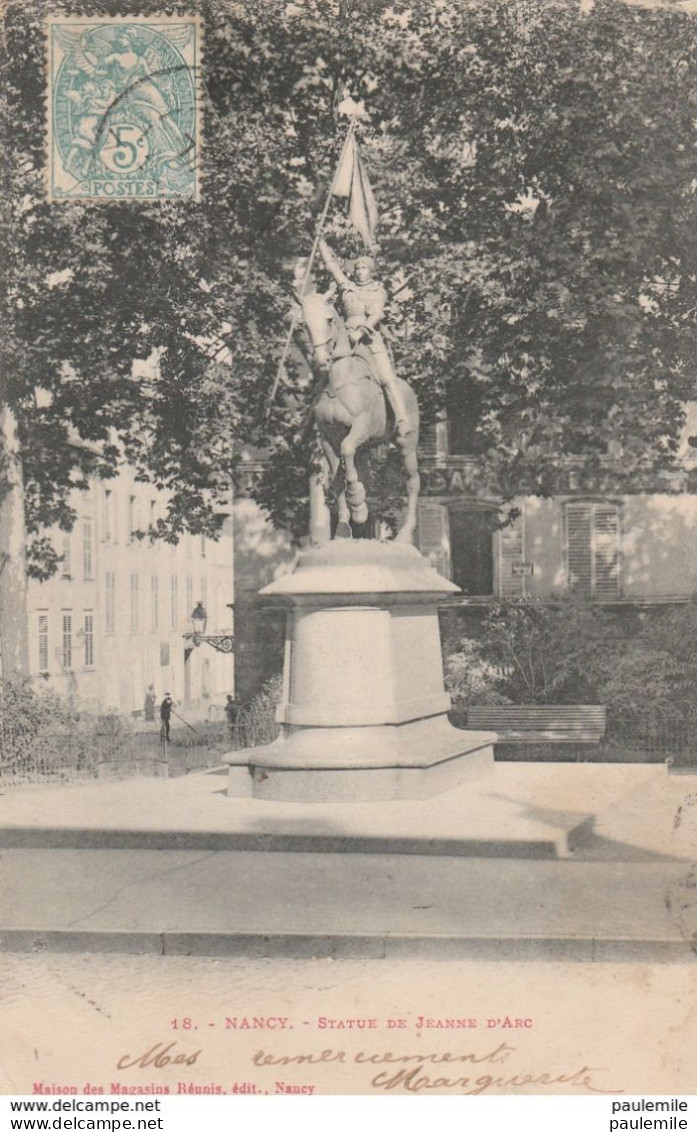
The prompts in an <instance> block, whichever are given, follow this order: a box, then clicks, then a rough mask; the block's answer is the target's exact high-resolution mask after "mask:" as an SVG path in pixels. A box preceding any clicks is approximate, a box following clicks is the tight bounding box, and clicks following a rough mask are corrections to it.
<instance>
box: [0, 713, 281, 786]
mask: <svg viewBox="0 0 697 1132" xmlns="http://www.w3.org/2000/svg"><path fill="white" fill-rule="evenodd" d="M278 731H279V728H278V725H277V724H275V723H272V722H271V721H267V720H257V719H240V720H239V721H238V722H237V723H236V724H235V725H234V727H232V728H230V727H229V726H228V724H227V722H222V721H220V720H217V721H206V722H205V723H201V724H192V723H189V722H188V721H187V720H185V719H183V717H181V716H179V715H178V714H177V716H176V719H175V720H173V723H172V726H171V729H170V738H169V740H167V739H166V738H165V735H164V731H163V729H162V728H160V727H159V725H157V726H152V727H151V728H149V729H148V730H139V731H135V730H133V731H122V732H118V733H113V732H110V733H107V734H99V733H90V732H86V731H84V730H80V728H79V727H77V726H76V728H75V730H73V731H70V730H67V729H65V728H52V727H51V726H50V723H49V724H47V726H46V727H45V728H42V730H41V732H40V734H34V735H30V734H23V733H22V732H21V731H20V732H16V731H10V730H9V729H8V728H4V729H3V728H1V727H0V783H1V784H2V786H3V787H4V788H7V787H8V786H13V785H14V786H21V785H25V784H28V783H32V782H44V783H55V784H57V785H58V784H62V783H66V782H73V781H83V780H90V779H95V780H96V779H105V778H118V779H122V778H132V777H137V776H140V775H143V776H147V777H157V778H173V777H178V776H181V775H185V774H193V773H196V772H198V771H204V770H208V769H211V768H213V767H216V766H220V765H221V763H222V756H223V755H224V754H225V753H226V752H228V751H230V750H241V749H244V748H246V747H257V746H263V745H265V744H266V743H270V742H273V740H274V739H275V738H276V736H277V735H278Z"/></svg>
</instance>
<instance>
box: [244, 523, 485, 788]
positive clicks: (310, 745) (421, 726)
mask: <svg viewBox="0 0 697 1132" xmlns="http://www.w3.org/2000/svg"><path fill="white" fill-rule="evenodd" d="M261 592H262V595H265V596H268V597H277V598H279V599H282V600H283V602H284V603H285V604H286V605H287V607H288V613H287V627H286V652H285V661H284V692H283V700H282V702H281V704H280V705H279V708H278V719H279V722H280V723H281V728H282V730H281V735H280V737H279V738H278V739H277V740H276V741H275V742H274V743H271V744H269V745H268V746H265V747H255V748H251V749H247V750H243V751H235V752H232V753H231V754H229V755H227V756H226V757H225V759H224V761H225V762H226V763H228V764H229V766H230V772H229V784H228V794H229V795H230V796H232V797H240V796H251V797H255V798H267V799H269V800H273V801H288V802H310V801H315V802H325V801H370V800H381V799H383V800H389V799H395V798H404V799H407V798H424V797H429V796H431V795H433V794H437V793H440V791H442V790H447V789H449V788H451V787H452V786H455V785H458V784H459V783H461V782H462V781H463V778H466V777H468V776H469V775H472V774H475V773H480V772H481V771H483V770H485V769H487V768H489V767H491V766H493V743H494V741H495V738H496V736H495V735H493V734H491V733H490V732H473V731H466V732H465V731H459V730H457V729H456V728H454V727H452V725H451V724H450V722H449V721H448V718H447V714H446V713H447V711H448V710H449V707H450V698H449V696H448V695H447V693H446V692H445V690H444V686H443V666H442V661H441V650H440V634H439V628H438V601H439V599H441V598H442V597H444V596H445V595H447V594H450V593H453V592H457V587H456V586H454V585H453V584H452V583H451V582H448V581H446V580H445V579H444V578H441V577H440V575H439V574H437V573H436V571H435V570H433V569H432V568H431V567H430V566H429V565H428V563H427V562H426V560H425V559H424V558H423V557H422V556H421V555H420V554H419V552H418V551H417V550H416V549H415V548H414V547H413V546H406V545H401V544H398V543H378V542H371V541H368V540H358V541H355V542H353V541H350V540H336V541H334V542H332V543H329V544H328V545H327V546H324V547H322V548H319V549H312V550H308V551H305V552H304V553H302V554H301V555H300V557H299V559H298V563H297V565H296V567H295V570H294V571H293V573H292V574H289V575H286V576H284V577H282V578H279V579H278V580H277V581H275V582H273V583H272V584H271V585H270V586H267V587H266V588H265V589H264V590H262V591H261Z"/></svg>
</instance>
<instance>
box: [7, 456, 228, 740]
mask: <svg viewBox="0 0 697 1132" xmlns="http://www.w3.org/2000/svg"><path fill="white" fill-rule="evenodd" d="M164 499H165V497H164V493H162V492H158V491H157V490H156V489H155V488H154V487H153V486H152V485H150V484H143V483H138V482H136V479H135V476H134V473H133V471H132V469H130V468H129V467H128V466H127V465H124V466H123V467H122V469H121V472H120V475H119V476H118V477H117V478H116V479H111V480H96V479H95V480H93V481H92V482H91V483H90V487H89V490H88V491H80V492H77V491H76V492H75V493H74V496H73V498H72V499H71V504H72V506H73V507H74V508H75V511H76V512H77V520H76V522H75V525H74V527H73V530H72V531H71V532H70V533H66V532H63V531H60V530H54V531H52V532H50V537H51V538H52V540H53V543H54V546H55V549H56V551H57V552H58V554H59V555H60V556H61V562H60V565H59V569H58V573H57V574H56V575H55V576H54V577H52V578H51V579H50V580H49V581H46V582H37V581H30V582H29V587H28V595H27V612H28V626H29V655H30V672H31V674H32V675H33V676H34V677H35V678H36V679H40V680H43V681H45V682H46V684H47V685H48V686H50V687H51V688H53V689H55V690H56V691H57V692H60V693H63V694H68V695H71V696H73V697H74V699H75V702H76V703H77V704H79V705H80V706H81V707H83V708H86V709H89V710H92V711H95V712H100V713H103V712H118V713H121V714H128V715H132V716H134V717H137V716H138V715H139V714H140V713H142V711H143V708H144V701H145V694H146V690H147V689H148V687H149V685H151V684H152V685H153V687H154V692H155V696H156V698H157V700H158V701H159V700H160V699H161V698H162V696H163V695H164V693H165V692H170V693H171V695H172V696H173V698H174V700H175V703H176V704H177V705H179V706H178V708H177V710H178V711H180V712H181V714H182V716H183V717H184V718H186V719H187V720H188V719H203V718H207V717H209V716H215V717H216V718H220V710H222V705H223V704H224V702H225V697H226V694H227V693H232V692H233V691H234V663H233V656H232V655H230V654H228V655H224V654H222V653H219V652H217V651H215V650H214V649H213V648H212V647H211V646H210V645H208V644H205V643H203V644H201V645H200V646H199V647H194V645H193V643H192V641H191V640H190V639H187V638H186V636H185V634H187V633H190V632H191V631H192V623H191V619H190V618H191V613H192V611H193V609H194V607H195V606H196V604H197V603H198V602H202V603H203V605H204V607H205V609H206V611H207V613H208V621H207V627H206V632H207V633H216V632H220V633H222V632H225V631H230V630H231V629H232V627H233V626H232V617H233V614H232V610H231V609H230V608H229V605H230V604H232V603H233V601H234V573H233V570H234V564H233V538H232V520H231V519H229V520H228V521H227V523H226V526H225V528H224V530H223V532H222V536H221V538H220V539H219V540H218V541H212V540H210V539H206V538H203V537H201V536H192V535H188V534H187V535H184V536H183V537H182V538H181V539H180V541H179V543H178V544H177V545H176V546H172V545H169V544H168V543H165V542H162V541H161V540H153V539H150V538H149V537H148V536H147V535H146V536H145V537H140V535H139V534H138V533H137V532H142V531H146V530H147V529H148V527H149V526H150V525H151V524H153V523H155V522H156V521H157V519H158V517H159V516H160V514H161V513H162V511H163V509H164V506H165V502H164ZM215 709H218V710H215Z"/></svg>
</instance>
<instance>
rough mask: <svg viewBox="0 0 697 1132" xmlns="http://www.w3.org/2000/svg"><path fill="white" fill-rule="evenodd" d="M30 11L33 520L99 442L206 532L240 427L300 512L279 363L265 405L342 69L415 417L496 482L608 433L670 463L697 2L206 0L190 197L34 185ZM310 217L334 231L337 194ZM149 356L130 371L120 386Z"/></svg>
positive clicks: (21, 360) (25, 384) (685, 309)
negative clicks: (436, 423)
mask: <svg viewBox="0 0 697 1132" xmlns="http://www.w3.org/2000/svg"><path fill="white" fill-rule="evenodd" d="M160 7H161V5H160V4H159V3H158V0H142V3H141V5H140V9H139V10H140V11H142V13H143V14H144V15H147V14H148V13H149V12H156V11H158V10H159V9H160ZM117 8H118V5H117V4H116V3H115V0H107V2H106V3H104V2H102V0H100V2H99V3H97V2H96V0H85V2H84V3H83V4H82V5H81V7H80V11H81V12H84V13H85V14H94V13H99V14H108V13H109V12H112V11H116V10H117ZM48 10H49V9H48V7H47V2H46V0H21V3H20V2H13V0H10V2H9V4H8V5H7V7H6V10H5V30H6V39H7V48H8V51H7V65H6V76H7V77H6V84H5V89H6V99H5V105H4V109H3V122H2V128H3V130H4V132H5V134H6V136H8V137H9V138H10V145H11V153H10V160H9V161H8V162H7V163H6V177H7V181H8V184H7V200H8V224H9V226H10V232H11V238H10V240H9V256H8V277H9V279H8V281H9V287H8V298H9V310H8V313H7V317H6V320H5V326H6V338H5V350H6V356H7V377H6V382H5V386H4V389H3V397H4V398H5V399H6V401H7V403H8V404H9V405H10V406H11V408H12V409H13V411H14V413H15V414H16V416H17V420H18V424H19V432H20V440H21V445H22V452H23V462H24V479H25V485H26V511H27V527H28V530H29V531H30V533H32V534H33V535H34V536H35V539H37V540H39V539H40V538H41V532H42V530H43V529H44V528H45V527H46V526H47V525H50V524H53V523H59V524H60V525H62V526H63V527H64V528H69V527H70V525H71V523H72V521H73V514H72V512H71V510H70V507H69V502H68V496H69V492H70V490H71V488H73V487H75V486H77V487H80V486H82V485H83V484H84V482H85V477H86V476H87V475H88V474H89V473H92V472H96V473H97V474H99V475H101V476H109V475H113V474H114V471H115V468H116V465H117V462H118V459H119V452H120V449H123V450H124V451H125V452H126V454H127V455H128V457H129V459H130V460H131V461H132V462H133V463H134V464H135V466H136V467H137V468H138V470H139V473H140V474H141V475H142V477H143V478H147V479H149V480H151V481H152V482H153V483H155V484H157V485H158V486H160V487H163V488H167V489H168V490H169V491H170V492H171V505H170V510H169V515H168V517H167V519H166V520H164V521H163V522H162V524H161V525H160V528H159V530H158V532H157V533H158V534H160V535H161V536H162V537H167V538H174V539H176V537H177V536H178V534H179V533H180V532H181V531H182V530H183V529H185V528H189V529H191V530H193V531H205V532H206V533H207V534H209V535H214V534H215V532H216V530H217V529H219V526H220V523H221V514H222V512H223V511H224V509H225V507H226V506H227V491H228V486H229V481H230V476H231V474H232V473H233V472H234V464H235V451H234V450H233V439H234V441H235V443H236V444H242V443H251V444H254V445H257V446H260V447H262V448H265V449H267V450H269V451H271V452H272V453H273V454H274V456H273V458H272V459H271V462H270V465H269V471H268V474H267V475H266V476H265V477H262V480H261V481H260V483H259V484H258V485H257V488H256V492H257V496H258V498H259V499H260V501H262V502H263V503H264V505H265V506H266V507H267V508H268V510H269V511H270V513H271V514H272V516H273V517H274V518H275V519H276V521H277V522H279V523H283V524H284V525H287V526H290V527H292V528H295V529H296V531H299V530H300V529H301V528H302V526H303V522H304V519H303V507H304V499H303V498H302V493H303V490H304V484H305V483H306V474H307V469H308V466H309V464H310V463H311V460H312V450H311V445H309V444H306V443H301V442H300V439H299V438H300V436H301V435H302V430H303V428H304V426H305V424H306V420H307V412H308V394H307V389H304V388H303V374H302V373H301V372H300V370H299V369H298V367H295V366H294V365H293V364H290V365H289V367H288V369H289V374H288V384H287V385H286V386H285V387H284V389H283V391H282V394H281V396H279V397H278V399H277V402H276V404H275V405H274V406H273V407H272V409H271V411H270V412H269V413H267V412H266V411H265V409H266V400H267V396H268V392H269V389H270V388H271V385H272V382H273V377H274V373H275V370H276V366H277V364H278V359H279V355H280V350H281V343H282V340H283V338H284V335H285V331H286V326H287V309H288V292H287V286H286V280H285V275H284V265H286V264H287V261H288V258H289V257H291V256H292V255H294V254H296V253H297V252H306V251H307V250H308V248H309V245H310V240H311V234H312V231H313V229H314V225H315V223H316V219H317V216H318V214H319V212H320V210H321V207H322V204H323V201H324V199H325V194H326V192H327V188H328V185H329V183H330V179H331V174H332V171H333V168H334V165H335V163H336V159H337V154H338V150H339V147H340V145H341V141H342V135H343V132H344V128H345V126H344V124H343V123H342V122H341V121H339V120H337V115H336V107H337V103H338V102H339V101H340V99H341V97H342V95H343V94H345V93H346V92H349V93H350V94H351V95H352V96H353V97H354V98H355V99H357V100H360V101H362V102H363V104H364V107H365V118H364V120H363V123H362V125H361V127H360V136H361V142H362V145H363V148H364V156H365V158H366V162H367V165H368V168H369V170H370V174H371V179H372V181H373V182H374V186H375V190H376V194H377V198H378V202H379V205H380V211H381V226H380V229H379V238H380V270H381V276H382V278H383V279H384V280H385V282H386V283H387V284H388V286H389V287H390V289H391V292H392V295H393V303H392V314H393V325H394V332H395V333H394V351H395V356H396V362H397V368H398V370H399V372H400V373H401V374H403V375H404V376H405V377H406V378H408V380H410V381H411V382H412V383H413V385H414V387H415V388H416V389H417V391H418V394H419V398H420V401H421V405H422V410H423V412H424V415H425V417H426V419H428V418H429V417H432V416H433V414H434V413H435V412H436V410H438V409H439V408H440V407H441V406H442V405H443V404H445V403H450V404H451V406H453V405H454V406H455V407H456V408H457V407H459V411H461V412H464V413H466V414H471V415H473V416H474V417H475V418H476V419H475V423H474V425H473V429H472V431H473V435H474V437H475V438H476V442H477V445H478V447H479V449H480V450H481V451H484V452H486V455H487V459H488V460H489V462H490V464H491V466H492V467H493V468H494V469H495V471H496V474H497V476H498V482H499V484H500V487H501V491H502V494H504V495H506V494H509V495H511V494H513V493H514V492H519V491H520V490H522V489H524V490H529V491H539V492H545V491H550V490H552V488H553V486H554V477H555V473H556V470H557V467H558V462H559V458H560V456H561V455H563V454H565V453H577V454H580V455H583V456H585V458H586V459H587V460H589V461H594V460H597V459H599V458H600V455H601V454H602V453H603V452H604V451H605V450H606V448H607V444H608V442H609V441H610V440H616V441H620V442H621V444H622V446H623V452H624V456H623V465H622V471H623V474H624V475H625V477H626V480H627V482H628V483H631V477H632V475H633V474H634V472H635V470H636V468H637V466H638V465H641V464H642V463H646V462H649V463H650V464H654V465H655V464H656V463H659V464H669V463H670V461H671V460H672V458H673V455H674V452H675V447H676V436H677V434H678V431H679V429H680V426H681V424H682V419H683V414H682V403H683V401H684V400H685V399H686V398H687V397H688V396H690V394H691V393H692V388H693V372H692V364H691V361H690V359H691V357H693V356H694V347H695V341H694V339H695V322H694V308H695V283H696V279H697V250H696V249H697V244H696V240H695V231H696V230H697V228H696V226H695V220H696V219H697V216H696V215H695V212H696V208H697V196H696V194H695V191H694V185H695V183H696V181H697V158H696V152H697V151H696V150H695V145H694V118H695V100H696V98H697V94H696V92H697V82H696V79H697V33H696V26H697V25H696V24H695V20H694V19H693V18H692V17H690V16H689V15H685V14H680V13H675V12H670V11H666V10H663V9H661V10H646V9H643V8H641V9H639V8H635V7H627V6H625V5H623V4H621V3H619V2H618V0H599V2H598V3H597V4H596V5H595V7H594V8H593V10H592V11H590V12H586V13H584V12H583V11H582V10H581V8H580V7H579V5H578V4H577V3H576V2H575V0H552V2H550V0H517V2H516V3H510V2H509V0H482V3H480V4H478V5H471V4H469V3H467V2H465V0H455V2H454V3H451V2H448V3H445V0H414V2H406V0H372V2H371V3H370V4H362V3H360V4H359V3H353V2H352V0H342V2H341V3H340V4H337V3H335V2H334V0H303V2H302V3H298V4H294V3H292V2H291V3H289V2H288V0H250V2H248V3H245V4H242V3H237V2H234V0H228V2H224V0H201V3H200V5H199V10H200V13H201V16H202V18H203V23H204V26H205V71H204V74H203V76H202V86H203V90H204V95H205V105H204V116H205V138H206V140H205V150H204V155H203V191H202V200H201V202H200V203H193V202H178V201H171V202H168V203H154V204H153V203H150V204H147V203H138V204H135V203H126V204H118V203H115V202H110V203H109V204H108V205H104V204H99V205H92V204H89V203H84V202H82V203H80V202H72V203H65V204H60V205H57V204H48V203H47V202H46V200H45V199H44V188H43V166H44V124H43V122H42V120H41V111H42V108H43V105H44V103H43V99H44V95H45V89H44V83H45V71H44V35H43V26H42V20H43V17H44V15H45V13H46V11H48ZM175 10H176V9H175ZM181 10H182V11H184V9H181ZM328 232H329V235H330V236H331V237H332V238H333V241H334V243H335V244H336V246H337V247H338V249H339V251H340V252H342V253H343V254H350V253H351V252H353V251H355V250H356V243H355V240H354V237H353V236H352V234H351V232H350V231H349V228H348V225H347V223H346V221H345V219H344V217H343V213H342V209H341V206H340V204H338V203H337V204H336V205H335V207H333V209H332V210H331V212H330V222H329V229H328ZM155 355H156V356H157V357H158V359H159V362H158V367H157V370H156V372H155V373H154V374H153V376H152V378H151V380H149V381H140V380H134V378H133V363H134V361H136V360H141V361H142V360H144V359H148V358H151V357H153V356H155ZM305 376H306V375H305ZM37 387H40V388H41V389H43V390H46V391H48V393H49V394H50V399H49V398H46V397H43V398H40V399H39V400H37V397H36V393H35V391H36V388H37ZM75 434H77V435H78V436H79V437H81V438H82V440H83V442H86V443H83V444H82V446H80V447H75V445H74V444H72V443H71V438H73V437H74V436H75ZM35 546H36V550H37V556H38V558H39V559H41V557H42V555H41V549H42V548H41V543H40V542H36V543H35ZM49 566H50V564H49Z"/></svg>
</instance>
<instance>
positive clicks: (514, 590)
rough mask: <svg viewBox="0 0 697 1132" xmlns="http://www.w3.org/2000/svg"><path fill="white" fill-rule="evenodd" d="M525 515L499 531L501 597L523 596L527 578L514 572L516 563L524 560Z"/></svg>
mask: <svg viewBox="0 0 697 1132" xmlns="http://www.w3.org/2000/svg"><path fill="white" fill-rule="evenodd" d="M523 557H524V556H523V516H522V515H519V516H518V518H517V519H515V520H514V521H513V522H512V523H510V524H509V526H507V527H504V528H503V529H502V530H501V531H499V597H502V598H515V597H522V595H523V594H524V593H525V578H523V577H522V575H520V574H514V573H513V565H514V563H522V561H523Z"/></svg>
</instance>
